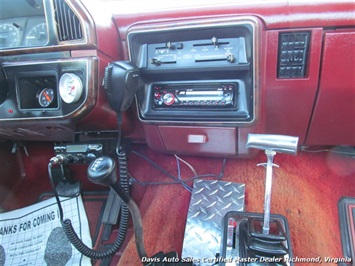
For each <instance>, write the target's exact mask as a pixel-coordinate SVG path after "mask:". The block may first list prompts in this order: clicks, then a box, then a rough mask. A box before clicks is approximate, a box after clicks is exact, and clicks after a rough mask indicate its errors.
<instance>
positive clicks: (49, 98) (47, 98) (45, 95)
mask: <svg viewBox="0 0 355 266" xmlns="http://www.w3.org/2000/svg"><path fill="white" fill-rule="evenodd" d="M53 100H54V90H53V89H50V88H45V89H43V90H41V92H40V93H39V94H38V103H39V105H40V106H42V107H48V106H49V105H50V104H51V103H52V102H53Z"/></svg>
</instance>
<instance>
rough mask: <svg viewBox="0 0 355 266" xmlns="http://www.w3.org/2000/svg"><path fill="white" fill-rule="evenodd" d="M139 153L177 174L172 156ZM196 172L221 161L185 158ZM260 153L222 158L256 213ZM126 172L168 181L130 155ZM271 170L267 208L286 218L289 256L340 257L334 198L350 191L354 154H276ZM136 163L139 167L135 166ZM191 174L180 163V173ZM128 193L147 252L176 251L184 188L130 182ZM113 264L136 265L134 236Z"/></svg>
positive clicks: (214, 168)
mask: <svg viewBox="0 0 355 266" xmlns="http://www.w3.org/2000/svg"><path fill="white" fill-rule="evenodd" d="M143 152H144V153H145V154H146V155H147V156H148V157H149V158H151V159H153V161H155V162H157V163H159V165H160V166H162V167H163V168H164V169H167V170H168V171H169V172H170V173H172V174H175V175H176V174H177V170H176V161H175V158H174V157H173V156H166V155H159V154H156V153H154V152H152V151H150V150H148V149H143ZM183 159H185V160H186V161H188V162H189V163H190V164H191V165H192V166H193V167H194V168H195V169H196V171H197V173H198V174H207V173H215V174H217V173H218V172H219V171H220V168H221V164H222V160H221V159H211V158H194V157H186V156H184V157H183ZM259 162H265V155H264V154H263V153H260V154H259V156H258V157H257V158H255V159H251V160H240V159H228V161H227V164H226V169H225V175H224V177H223V180H225V181H226V180H228V181H233V182H237V183H245V184H246V211H250V212H262V209H263V197H264V195H263V194H264V176H265V171H264V169H263V167H256V164H257V163H259ZM129 163H130V173H131V174H132V176H133V177H135V178H137V179H139V180H141V181H153V180H154V181H169V179H168V178H166V177H165V176H164V175H162V174H161V173H160V172H159V171H157V170H155V169H153V168H152V167H151V166H149V165H148V164H147V163H146V162H144V161H142V159H140V158H138V157H137V156H135V155H132V156H131V157H130V161H129ZM275 163H276V164H279V165H280V168H277V169H275V171H274V180H273V181H274V182H273V194H272V201H271V211H272V212H273V213H278V214H283V215H285V216H286V217H287V218H288V221H289V225H290V231H291V240H292V247H293V253H294V256H298V257H305V258H308V257H318V256H321V257H325V256H329V257H341V256H342V249H341V240H340V231H339V223H338V209H337V203H338V200H339V199H340V197H342V196H355V189H354V188H355V159H352V158H349V157H345V156H340V155H337V154H334V153H312V154H310V153H305V152H301V153H299V154H298V156H290V155H283V154H278V155H276V157H275ZM138 166H139V167H138ZM190 176H192V173H191V171H190V170H189V169H188V168H187V167H186V166H184V167H183V169H182V177H183V178H188V177H190ZM133 196H134V198H135V199H137V200H138V201H139V203H140V208H141V210H142V215H143V225H144V234H145V235H144V236H145V243H146V248H147V253H148V255H150V256H151V255H153V254H154V253H156V252H158V251H164V252H168V251H170V250H177V251H178V252H179V253H180V254H181V249H182V242H183V236H184V228H185V222H186V217H187V210H188V206H189V201H190V193H189V192H188V191H187V190H185V189H184V188H183V187H182V186H181V185H170V186H159V187H146V188H142V187H140V186H139V185H137V184H136V185H134V189H133ZM119 265H140V261H139V259H138V257H137V254H136V251H135V246H134V239H131V240H130V242H129V244H128V247H127V248H126V249H125V251H124V252H123V255H122V258H121V260H120V262H119Z"/></svg>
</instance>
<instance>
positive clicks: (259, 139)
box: [246, 134, 298, 234]
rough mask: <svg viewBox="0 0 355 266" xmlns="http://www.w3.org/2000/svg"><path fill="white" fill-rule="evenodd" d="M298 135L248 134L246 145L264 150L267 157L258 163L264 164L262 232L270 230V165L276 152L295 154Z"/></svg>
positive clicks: (267, 232) (265, 232)
mask: <svg viewBox="0 0 355 266" xmlns="http://www.w3.org/2000/svg"><path fill="white" fill-rule="evenodd" d="M297 144H298V137H291V136H283V135H264V134H249V136H248V140H247V144H246V147H247V148H255V149H259V150H265V154H266V157H267V162H266V164H258V166H259V165H263V166H266V180H265V200H264V221H263V234H269V231H270V203H271V189H272V167H273V166H276V167H279V166H278V165H276V164H273V160H274V156H275V155H276V152H281V153H288V154H293V155H296V154H297Z"/></svg>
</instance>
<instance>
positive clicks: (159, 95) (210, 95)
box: [151, 83, 238, 110]
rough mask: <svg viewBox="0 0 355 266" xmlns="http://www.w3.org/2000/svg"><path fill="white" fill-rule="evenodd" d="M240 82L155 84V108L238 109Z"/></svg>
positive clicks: (153, 91)
mask: <svg viewBox="0 0 355 266" xmlns="http://www.w3.org/2000/svg"><path fill="white" fill-rule="evenodd" d="M237 89H238V83H202V84H201V83H199V84H196V83H188V84H153V85H152V90H151V91H152V94H153V95H152V97H153V104H154V108H155V109H157V110H159V109H171V108H174V109H181V108H183V109H193V108H198V109H201V110H207V109H215V108H222V109H226V108H227V109H233V110H236V109H237V104H236V97H237Z"/></svg>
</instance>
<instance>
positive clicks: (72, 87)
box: [69, 86, 75, 95]
mask: <svg viewBox="0 0 355 266" xmlns="http://www.w3.org/2000/svg"><path fill="white" fill-rule="evenodd" d="M74 90H75V87H74V86H71V88H70V91H69V94H70V95H71V94H72V92H73V91H74Z"/></svg>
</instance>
